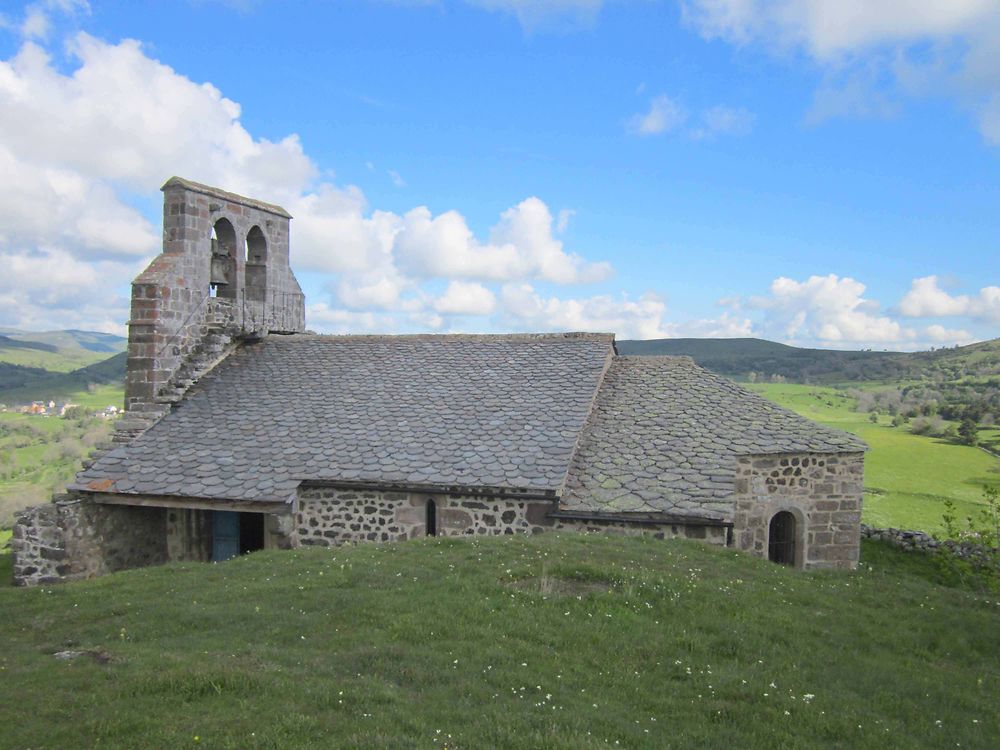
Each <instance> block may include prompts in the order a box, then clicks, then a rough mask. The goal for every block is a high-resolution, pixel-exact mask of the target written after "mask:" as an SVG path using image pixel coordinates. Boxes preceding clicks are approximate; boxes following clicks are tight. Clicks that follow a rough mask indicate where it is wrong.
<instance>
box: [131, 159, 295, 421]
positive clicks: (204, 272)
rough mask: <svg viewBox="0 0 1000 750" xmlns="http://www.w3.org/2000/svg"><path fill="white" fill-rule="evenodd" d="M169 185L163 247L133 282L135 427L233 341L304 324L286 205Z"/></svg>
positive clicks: (176, 182) (178, 182) (158, 412)
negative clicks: (291, 258) (291, 263)
mask: <svg viewBox="0 0 1000 750" xmlns="http://www.w3.org/2000/svg"><path fill="white" fill-rule="evenodd" d="M162 190H163V252H162V253H161V254H160V255H158V256H157V257H156V258H155V259H154V260H153V262H152V263H150V264H149V266H148V267H147V268H146V270H145V271H143V272H142V273H141V274H139V276H138V277H136V279H135V281H133V282H132V312H131V317H130V320H129V323H128V325H129V336H128V365H127V370H126V376H125V409H126V411H128V412H130V415H129V417H131V418H132V419H133V421H136V429H135V432H141V431H142V429H143V423H145V426H148V424H151V423H152V422H153V421H155V420H156V419H158V418H159V417H160V416H162V415H163V413H165V412H166V411H167V410H169V408H170V403H171V402H173V401H176V400H177V398H179V396H178V393H180V392H182V391H183V389H184V388H185V387H186V386H187V385H189V384H190V382H191V381H192V380H193V379H196V377H197V372H196V371H197V370H198V369H199V368H200V367H205V366H206V364H207V366H210V365H211V364H213V363H214V362H211V360H212V359H213V358H214V359H216V360H217V359H218V358H219V357H220V356H223V355H224V352H225V350H226V348H227V347H228V346H229V345H230V344H231V343H232V342H233V341H238V340H241V339H243V338H259V337H262V336H266V335H268V334H271V333H296V332H300V331H302V330H304V328H305V299H304V296H303V294H302V289H301V288H300V287H299V283H298V281H296V279H295V275H294V274H293V273H292V269H291V267H290V266H289V262H288V229H289V220H290V219H291V218H292V217H291V215H289V213H288V212H287V211H285V209H283V208H281V207H280V206H275V205H271V204H269V203H264V202H263V201H259V200H256V199H253V198H245V197H243V196H240V195H235V194H233V193H228V192H226V191H224V190H220V189H218V188H214V187H209V186H207V185H201V184H199V183H197V182H191V181H189V180H184V179H181V178H180V177H171V178H170V179H169V180H167V182H166V184H165V185H164V186H163V188H162ZM196 360H197V363H195V361H196ZM185 368H187V369H185Z"/></svg>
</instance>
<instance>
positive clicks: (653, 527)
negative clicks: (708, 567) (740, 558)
mask: <svg viewBox="0 0 1000 750" xmlns="http://www.w3.org/2000/svg"><path fill="white" fill-rule="evenodd" d="M552 528H553V529H554V530H555V531H576V532H579V533H583V534H597V533H600V534H621V535H623V536H651V537H653V538H654V539H701V540H703V541H705V542H708V543H709V544H717V545H719V546H722V547H725V546H726V538H727V531H728V529H727V528H726V527H725V526H706V525H704V524H678V523H628V522H626V521H612V520H602V519H586V520H584V519H579V520H577V519H568V518H567V519H557V520H556V522H555V525H554V526H553V527H552Z"/></svg>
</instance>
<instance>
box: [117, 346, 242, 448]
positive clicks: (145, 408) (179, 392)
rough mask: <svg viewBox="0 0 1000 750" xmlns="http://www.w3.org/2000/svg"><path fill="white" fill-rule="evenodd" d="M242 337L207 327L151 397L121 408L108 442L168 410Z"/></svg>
mask: <svg viewBox="0 0 1000 750" xmlns="http://www.w3.org/2000/svg"><path fill="white" fill-rule="evenodd" d="M242 341H243V336H242V335H241V332H239V331H238V330H234V329H233V328H223V327H215V328H211V329H209V331H208V333H206V334H205V336H204V338H202V340H201V341H200V342H199V343H198V345H197V346H196V347H195V349H194V350H193V351H192V352H191V354H189V355H188V357H187V358H186V359H185V360H184V362H182V363H181V365H180V367H178V368H177V371H176V372H175V373H174V374H173V375H172V376H171V377H170V380H168V381H167V382H166V384H164V386H163V387H162V388H160V391H159V393H157V394H156V396H155V398H154V399H153V401H151V402H145V403H140V404H134V405H133V406H132V408H130V409H129V410H128V411H127V412H125V416H124V417H122V418H121V419H120V420H119V422H118V426H117V428H116V429H115V432H114V435H112V437H111V442H112V444H113V445H121V444H124V443H128V442H131V441H132V440H134V439H135V438H137V437H138V436H139V435H141V434H142V433H144V432H145V431H146V430H148V429H149V428H150V427H152V426H153V425H154V424H156V422H158V421H159V420H160V419H161V418H162V417H164V416H166V415H167V414H169V413H170V409H171V408H172V407H173V405H174V404H176V403H178V402H180V401H181V400H182V399H183V398H184V395H185V394H186V393H187V392H188V389H189V388H190V387H191V386H192V385H194V384H195V383H197V382H198V380H199V379H201V378H202V377H204V376H205V375H206V374H207V373H208V372H210V371H211V370H212V368H214V367H215V366H216V365H217V364H219V363H220V362H221V361H222V360H224V359H225V358H226V357H227V356H229V354H230V352H232V351H233V349H235V348H236V347H237V346H239V345H240V343H241V342H242Z"/></svg>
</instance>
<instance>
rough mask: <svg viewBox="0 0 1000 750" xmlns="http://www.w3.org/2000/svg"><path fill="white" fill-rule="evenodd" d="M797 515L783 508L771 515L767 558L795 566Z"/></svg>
mask: <svg viewBox="0 0 1000 750" xmlns="http://www.w3.org/2000/svg"><path fill="white" fill-rule="evenodd" d="M795 527H796V522H795V516H794V515H792V514H791V513H790V512H789V511H787V510H781V511H778V512H777V513H775V514H774V515H773V516H772V517H771V523H770V524H769V526H768V533H767V559H768V560H770V561H771V562H776V563H779V564H781V565H791V566H793V567H794V566H795V564H796V563H797V562H798V561H797V560H796V559H795V546H796V545H795V538H796V528H795Z"/></svg>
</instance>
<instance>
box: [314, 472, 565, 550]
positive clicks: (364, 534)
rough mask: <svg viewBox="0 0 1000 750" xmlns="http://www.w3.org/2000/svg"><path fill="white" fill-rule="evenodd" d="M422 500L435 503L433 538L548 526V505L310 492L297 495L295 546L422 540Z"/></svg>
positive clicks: (395, 494)
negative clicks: (435, 530)
mask: <svg viewBox="0 0 1000 750" xmlns="http://www.w3.org/2000/svg"><path fill="white" fill-rule="evenodd" d="M428 499H433V500H434V502H435V506H436V515H437V533H438V536H499V535H512V534H531V533H536V532H539V531H543V530H545V529H547V528H551V525H552V521H551V520H550V519H548V518H547V517H546V516H547V514H548V513H549V512H550V511H551V510H552V507H553V506H552V503H550V502H548V501H540V500H517V499H498V498H492V497H483V496H474V495H461V496H454V495H442V494H426V493H416V492H389V491H380V490H366V489H346V488H337V487H315V486H314V487H303V488H301V489H300V490H299V497H298V511H297V513H296V516H295V527H296V528H295V536H296V541H297V544H299V545H318V546H326V547H329V546H335V545H338V544H343V543H345V542H363V541H378V542H397V541H403V540H405V539H415V538H419V537H423V536H426V535H427V529H426V525H425V522H426V513H427V500H428Z"/></svg>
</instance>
